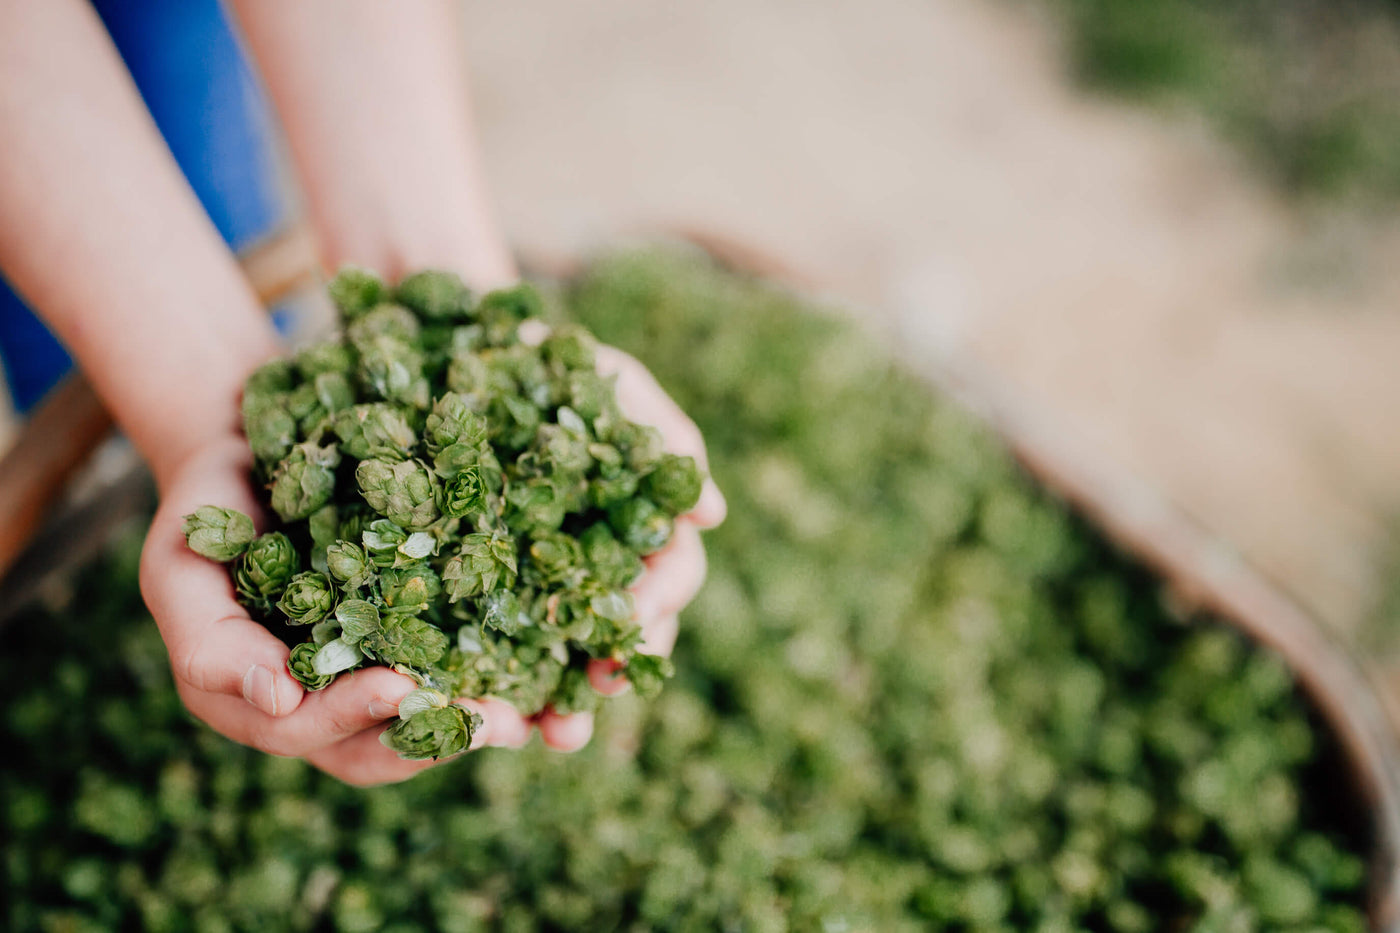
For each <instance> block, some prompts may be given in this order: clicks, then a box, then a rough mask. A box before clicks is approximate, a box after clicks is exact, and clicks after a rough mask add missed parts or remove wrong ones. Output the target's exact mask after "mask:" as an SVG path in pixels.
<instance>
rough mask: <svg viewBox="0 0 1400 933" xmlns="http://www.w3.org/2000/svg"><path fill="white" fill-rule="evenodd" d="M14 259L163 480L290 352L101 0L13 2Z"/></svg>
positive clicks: (0, 22) (21, 281) (6, 253)
mask: <svg viewBox="0 0 1400 933" xmlns="http://www.w3.org/2000/svg"><path fill="white" fill-rule="evenodd" d="M0 133H2V134H3V136H2V137H0V138H3V139H4V148H3V153H0V267H3V268H4V270H5V272H6V274H7V275H8V276H9V277H10V279H11V281H12V282H13V283H14V285H15V287H16V288H17V290H18V291H19V292H20V293H21V294H23V295H24V296H25V297H26V299H27V300H28V301H29V302H30V303H31V304H32V305H33V306H34V307H36V308H37V309H38V310H39V312H40V313H41V314H42V315H43V317H44V318H45V319H46V320H47V321H48V323H49V324H50V326H51V327H53V329H54V330H55V331H56V332H57V333H58V335H59V336H60V337H61V338H62V339H63V341H64V342H65V343H66V344H67V345H68V347H69V348H70V349H71V350H72V352H73V354H74V356H75V357H76V358H77V360H78V363H79V364H80V365H81V366H82V368H83V370H84V371H85V372H86V373H87V375H88V377H89V378H90V379H91V380H92V382H93V384H94V385H95V386H96V388H97V390H98V392H99V393H100V394H101V395H102V397H103V399H104V400H105V401H106V403H107V405H108V407H109V408H110V409H111V410H112V412H113V414H114V415H115V416H116V418H117V421H118V422H119V423H120V424H121V426H122V428H123V429H124V430H125V431H126V433H127V434H128V436H130V437H131V439H132V440H133V441H134V442H135V444H136V446H137V448H138V449H139V450H140V451H141V453H142V454H143V455H144V456H145V458H146V460H147V461H148V462H149V463H150V465H151V468H152V469H153V470H154V472H155V474H156V477H157V480H158V481H160V482H161V483H162V485H164V484H165V482H166V481H167V480H168V479H169V477H170V475H171V474H172V473H173V472H174V470H175V469H176V468H177V467H178V465H179V464H180V463H181V462H183V461H184V460H185V459H186V458H187V457H188V456H190V454H191V453H192V452H193V451H195V450H197V449H198V448H199V447H200V446H202V445H203V444H205V443H207V442H208V441H209V440H210V439H211V438H212V437H215V436H218V435H223V434H229V433H232V432H233V430H234V428H235V419H236V414H237V410H238V409H237V404H236V402H237V398H238V392H239V388H240V386H241V385H242V381H243V377H244V376H245V375H246V374H247V373H248V371H249V370H251V369H252V368H253V367H255V366H256V365H258V364H259V363H261V362H262V361H264V360H265V359H267V358H268V357H269V356H271V355H272V354H274V353H275V352H276V351H277V347H276V339H275V338H276V335H275V333H274V332H273V331H272V328H271V326H270V325H269V323H268V321H267V318H266V315H264V314H263V313H262V309H261V308H260V307H259V305H258V302H257V299H256V297H255V296H254V295H253V293H252V291H251V290H250V288H249V286H248V284H247V283H246V282H245V280H244V279H243V277H242V274H241V273H240V271H239V269H238V266H237V263H236V262H235V261H234V258H233V257H232V256H231V255H230V254H229V252H228V250H227V249H226V248H225V246H224V244H223V242H222V241H221V240H220V238H219V235H218V233H217V231H215V230H214V228H213V226H212V224H210V222H209V220H208V218H207V217H206V216H205V214H204V211H203V209H202V208H201V207H200V204H199V202H198V200H197V199H196V197H195V196H194V193H193V192H192V191H191V190H190V189H189V186H188V185H187V184H186V183H185V180H184V178H183V177H182V176H181V174H180V172H179V169H178V168H177V166H176V165H175V162H174V159H173V158H172V157H171V155H170V153H169V151H168V150H167V149H166V147H165V144H164V142H163V141H162V140H161V138H160V135H159V132H158V131H157V130H156V128H155V125H154V124H153V123H152V121H151V118H150V115H149V114H148V113H147V112H146V109H145V106H144V105H143V104H142V102H141V99H140V97H139V95H138V94H137V92H136V89H135V87H134V86H133V85H132V83H131V79H130V77H129V76H128V74H127V72H126V69H125V68H124V67H123V65H122V63H121V60H120V58H119V57H118V56H117V53H116V50H115V49H114V48H113V47H112V45H111V42H110V41H109V39H108V37H107V35H106V33H105V31H104V30H103V28H102V24H101V23H100V22H99V21H98V19H97V16H96V14H95V13H93V11H92V9H91V8H90V7H89V6H88V5H87V4H86V3H83V2H80V0H45V2H43V3H28V2H25V0H3V2H0Z"/></svg>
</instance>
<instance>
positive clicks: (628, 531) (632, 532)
mask: <svg viewBox="0 0 1400 933" xmlns="http://www.w3.org/2000/svg"><path fill="white" fill-rule="evenodd" d="M608 524H609V525H611V526H612V529H613V531H614V532H616V533H617V536H618V538H620V539H621V540H622V543H623V544H626V545H627V546H628V547H630V548H631V549H632V550H634V551H636V552H637V553H638V554H650V553H652V552H653V551H659V550H661V548H662V547H664V546H665V544H666V542H667V541H669V540H670V539H671V528H672V523H671V518H670V516H669V515H667V514H666V513H665V512H663V511H661V509H660V508H658V507H657V505H656V503H654V502H652V501H651V500H650V499H628V500H626V501H624V502H619V503H617V504H616V505H614V506H612V507H611V508H609V509H608Z"/></svg>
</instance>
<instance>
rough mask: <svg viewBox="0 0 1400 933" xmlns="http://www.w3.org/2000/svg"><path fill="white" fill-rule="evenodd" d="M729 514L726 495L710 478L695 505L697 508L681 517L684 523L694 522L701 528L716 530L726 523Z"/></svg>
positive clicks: (702, 487) (707, 479)
mask: <svg viewBox="0 0 1400 933" xmlns="http://www.w3.org/2000/svg"><path fill="white" fill-rule="evenodd" d="M728 514H729V503H728V502H726V501H725V499H724V493H722V492H720V491H719V487H718V486H716V485H715V481H714V480H713V479H711V478H709V477H706V478H705V485H703V486H701V487H700V498H699V499H698V500H697V501H696V503H695V508H693V509H691V510H690V511H689V512H687V513H686V514H685V515H682V516H681V520H682V521H690V522H694V523H695V524H696V525H697V526H699V527H700V528H705V529H709V528H714V527H716V526H718V525H721V524H723V523H724V517H725V516H726V515H728Z"/></svg>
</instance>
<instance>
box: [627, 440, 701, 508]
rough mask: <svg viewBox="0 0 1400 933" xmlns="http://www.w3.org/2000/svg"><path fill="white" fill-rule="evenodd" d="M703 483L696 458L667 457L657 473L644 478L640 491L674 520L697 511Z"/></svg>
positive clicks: (670, 455)
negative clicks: (696, 506) (694, 510)
mask: <svg viewBox="0 0 1400 933" xmlns="http://www.w3.org/2000/svg"><path fill="white" fill-rule="evenodd" d="M704 483H705V477H704V475H703V474H701V472H700V467H699V466H697V465H696V463H695V458H694V457H679V456H676V455H675V454H665V455H664V456H662V458H661V462H660V463H658V464H657V465H656V469H654V470H652V471H651V472H650V473H648V474H647V475H646V476H644V477H642V485H641V491H642V495H644V496H646V497H647V498H648V499H650V500H651V501H652V502H655V503H656V504H657V505H659V506H660V507H661V510H662V511H663V512H665V513H666V514H667V515H670V516H671V517H672V518H674V517H676V516H677V515H684V514H685V513H686V512H689V511H690V510H691V509H693V508H695V503H697V502H699V501H700V488H701V487H702V486H703V485H704Z"/></svg>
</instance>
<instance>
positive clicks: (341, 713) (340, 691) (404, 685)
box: [182, 667, 415, 758]
mask: <svg viewBox="0 0 1400 933" xmlns="http://www.w3.org/2000/svg"><path fill="white" fill-rule="evenodd" d="M414 686H415V684H414V683H413V681H412V680H410V679H409V678H407V677H405V676H404V675H403V674H399V673H397V672H395V671H391V670H389V669H388V668H386V667H369V668H365V669H363V670H359V671H355V672H354V673H353V674H347V675H343V676H341V677H338V678H336V680H335V682H334V683H333V684H331V685H330V686H329V687H327V688H326V689H324V690H318V691H315V692H312V693H309V694H308V695H307V697H306V699H305V700H304V701H303V702H302V704H301V706H300V707H299V708H298V709H297V710H296V712H295V713H293V714H292V715H290V716H283V717H274V716H268V715H266V714H264V713H261V712H259V711H258V710H255V709H253V708H251V707H249V706H248V705H247V704H246V703H242V702H240V701H238V700H236V699H233V698H231V697H227V696H223V695H221V694H213V693H199V692H197V691H195V692H190V693H188V694H182V697H183V698H184V699H185V704H186V705H187V706H188V707H189V708H190V712H192V713H194V714H195V715H196V716H198V717H199V718H200V719H201V720H203V721H204V722H205V723H207V724H208V725H209V726H211V727H212V728H214V729H215V730H217V731H218V732H221V733H223V734H224V735H226V736H228V737H229V738H231V739H233V740H234V741H235V742H242V743H243V744H244V745H250V746H252V747H253V748H256V749H258V750H259V751H264V752H268V753H269V754H273V755H283V756H287V757H295V758H300V757H303V756H306V755H309V754H312V753H313V752H317V751H320V750H321V749H324V748H327V747H329V746H331V745H334V744H336V743H338V742H341V741H344V740H345V739H347V738H349V737H350V736H353V735H357V734H359V733H360V732H363V731H364V730H365V729H368V728H370V727H372V726H376V725H379V724H380V723H382V722H383V721H384V720H386V719H388V718H390V717H391V716H395V715H397V713H398V704H399V701H400V700H402V699H403V697H404V696H406V695H407V694H408V693H409V691H411V690H412V689H413V688H414Z"/></svg>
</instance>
